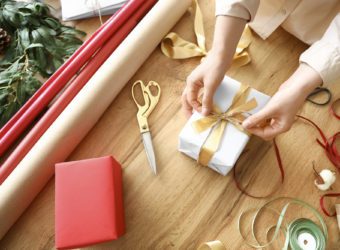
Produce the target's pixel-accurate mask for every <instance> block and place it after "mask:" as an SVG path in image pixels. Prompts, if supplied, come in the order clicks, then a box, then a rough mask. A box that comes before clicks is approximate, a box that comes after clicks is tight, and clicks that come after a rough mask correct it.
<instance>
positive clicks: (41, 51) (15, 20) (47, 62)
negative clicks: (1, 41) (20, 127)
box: [0, 0, 85, 127]
mask: <svg viewBox="0 0 340 250" xmlns="http://www.w3.org/2000/svg"><path fill="white" fill-rule="evenodd" d="M0 27H2V28H3V29H5V30H6V31H7V32H8V33H9V34H10V35H11V43H10V45H9V46H8V47H7V49H6V51H5V53H4V55H3V57H2V58H1V59H0V127H2V126H3V125H4V124H5V123H6V122H7V121H8V120H9V119H10V118H11V117H12V116H13V115H14V113H15V112H16V111H17V110H18V109H19V108H20V107H21V106H22V105H23V104H24V103H25V102H26V101H27V100H28V99H29V98H30V97H31V96H32V95H33V94H34V92H35V91H36V90H37V89H38V88H39V87H40V86H41V82H40V81H39V80H38V79H37V75H41V76H42V77H49V76H51V75H52V74H53V73H54V72H55V71H56V70H57V69H58V68H59V67H60V66H61V65H62V64H63V63H64V61H65V60H66V59H67V58H69V57H70V56H71V55H72V54H73V53H74V51H75V50H76V49H77V48H78V47H79V46H80V45H81V43H82V41H81V40H80V39H79V38H78V37H79V36H83V35H85V33H84V32H82V31H79V30H76V29H74V28H73V27H70V26H66V25H63V24H61V23H60V22H59V20H58V19H56V18H54V17H52V16H51V14H50V10H49V6H47V5H46V4H44V3H40V2H36V1H32V2H29V3H27V2H16V1H13V0H0Z"/></svg>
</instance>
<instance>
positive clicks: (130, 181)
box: [0, 0, 340, 249]
mask: <svg viewBox="0 0 340 250" xmlns="http://www.w3.org/2000/svg"><path fill="white" fill-rule="evenodd" d="M51 2H52V4H54V6H58V4H59V3H58V1H57V0H52V1H51ZM199 3H200V6H201V9H202V11H203V16H204V20H205V29H206V35H207V44H208V48H210V45H211V38H212V35H213V28H214V1H209V0H200V1H199ZM76 25H77V27H78V28H80V29H83V30H86V31H87V32H88V33H92V32H93V31H94V30H95V29H96V28H98V26H99V20H98V18H93V19H88V20H84V21H80V22H76ZM173 30H174V31H176V32H178V33H180V34H181V35H182V36H183V37H184V38H186V39H189V40H191V41H194V39H195V37H194V33H193V16H192V15H191V14H190V13H189V12H187V13H186V14H185V15H184V16H183V18H182V19H181V20H180V21H179V22H178V23H177V25H176V26H175V27H174V28H173ZM306 48H307V46H306V45H305V44H303V43H302V42H300V41H299V40H297V39H296V38H295V37H293V36H291V35H290V34H288V33H287V32H285V31H284V30H283V29H281V28H279V29H278V30H277V31H275V32H274V34H272V35H271V36H270V38H269V39H267V40H266V41H263V40H261V39H260V38H259V37H257V36H256V35H254V36H253V41H252V43H251V45H250V48H249V53H250V55H251V58H252V63H251V64H249V65H247V66H245V67H242V68H233V67H232V68H231V69H230V70H229V71H228V72H227V74H228V75H229V76H231V77H233V78H235V79H237V80H238V81H241V82H243V83H247V84H249V85H251V86H252V87H254V88H256V89H258V90H260V91H262V92H264V93H266V94H269V95H272V94H274V93H275V91H276V90H277V89H278V88H279V86H280V84H281V83H282V82H283V81H284V80H285V79H287V78H288V77H289V75H290V74H291V73H292V72H293V71H294V70H295V68H296V67H297V65H298V58H299V55H300V54H301V52H303V51H304V50H305V49H306ZM141 49H142V48H141ZM199 62H200V59H199V58H196V59H187V60H171V59H169V58H167V57H165V56H163V55H162V53H161V51H160V49H159V47H158V48H157V49H156V50H155V51H154V52H153V54H152V55H151V56H150V57H149V59H148V60H147V61H146V62H145V63H144V65H143V66H142V67H141V68H140V69H139V70H138V72H137V73H136V74H135V76H134V77H133V78H132V79H131V80H130V81H129V83H128V84H127V85H126V87H125V88H124V89H123V90H122V92H121V93H120V94H119V95H118V97H117V98H116V99H115V100H114V101H113V102H112V104H111V106H110V107H109V108H108V109H107V110H106V112H105V113H104V115H103V116H102V118H101V119H100V121H99V122H98V123H97V124H96V125H95V127H94V128H93V129H92V130H91V132H90V133H89V134H88V135H87V136H86V138H84V140H83V141H82V143H81V144H80V145H79V146H78V147H77V149H76V150H75V151H74V152H73V153H72V154H71V156H70V157H69V159H68V160H79V159H86V158H91V157H100V156H105V155H113V156H114V157H115V158H116V159H117V160H118V161H119V162H120V163H121V164H122V167H123V183H124V206H125V213H126V227H127V233H126V235H125V236H123V237H122V238H120V239H119V240H117V241H113V242H108V243H103V244H99V245H96V246H93V247H89V248H88V249H196V248H197V247H198V246H199V245H200V244H201V243H203V242H205V241H209V240H215V239H219V240H221V241H222V242H223V243H224V244H225V245H226V247H227V249H249V247H247V246H246V245H245V244H244V242H243V240H242V238H241V237H240V235H239V233H238V229H237V221H238V217H239V215H240V213H241V212H242V211H244V210H247V209H249V208H253V207H258V206H260V205H262V204H264V203H265V201H267V200H269V199H263V200H258V199H252V198H249V197H247V196H245V195H242V194H241V193H240V192H239V191H238V189H237V188H236V186H235V184H234V181H233V178H232V175H231V174H229V175H228V176H226V177H223V176H221V175H219V174H217V173H215V172H214V171H212V170H210V169H208V168H204V167H198V166H197V165H196V163H195V161H193V160H192V159H190V158H188V157H186V156H184V155H182V154H181V153H179V152H178V151H177V143H178V134H179V132H180V130H181V128H182V127H183V126H184V124H185V122H186V119H185V117H184V115H183V114H182V111H181V104H180V96H181V92H182V89H183V87H184V84H185V79H186V77H187V75H188V74H189V73H190V72H191V71H192V70H193V69H194V68H195V67H196V66H197V65H198V64H199ZM122 73H124V72H122ZM138 79H142V80H144V81H149V80H155V81H157V82H158V83H159V84H160V86H161V88H162V97H161V99H160V102H159V104H158V106H157V107H156V109H155V110H154V112H153V113H152V114H151V116H150V118H149V125H150V129H151V133H152V136H153V143H154V148H155V153H156V158H157V164H158V172H159V174H158V176H157V177H155V176H153V174H152V172H151V170H150V169H149V166H148V162H147V159H146V155H145V152H144V148H143V145H142V144H141V139H140V134H139V129H138V124H137V120H136V112H137V109H136V106H135V104H134V102H133V100H132V97H131V86H132V83H133V82H134V81H136V80H138ZM328 87H329V88H330V89H331V91H332V93H333V96H334V97H339V96H340V88H339V83H335V84H333V85H329V86H328ZM301 114H303V115H305V116H307V117H309V118H312V119H313V120H314V121H315V122H316V123H317V124H319V125H320V126H321V128H323V129H324V131H325V132H326V134H327V135H328V136H330V135H332V134H334V133H335V132H336V131H337V130H339V121H337V120H336V119H335V118H333V117H332V116H330V114H329V112H328V106H326V107H319V106H315V105H313V104H310V103H306V104H305V105H304V107H303V109H302V111H301ZM84 119H86V117H84ZM317 136H318V134H317V132H316V131H315V130H314V128H312V127H310V126H309V125H307V124H305V123H303V122H300V121H298V122H296V124H295V125H294V126H293V128H292V129H291V130H290V131H289V132H287V133H285V134H283V135H281V136H279V138H278V144H279V147H280V150H281V153H282V158H283V163H284V166H285V171H286V180H285V183H284V184H283V185H282V186H280V189H279V191H278V192H276V193H275V194H274V196H273V197H279V196H291V197H296V198H300V199H303V200H304V201H306V202H308V203H310V204H312V205H313V206H314V207H316V208H317V209H318V210H319V211H320V209H319V203H318V202H319V197H320V195H321V194H322V193H321V192H320V191H318V190H317V189H316V188H315V186H314V183H313V182H314V176H313V170H312V161H315V163H316V166H317V168H318V169H323V168H330V169H334V167H333V166H332V164H331V163H330V161H329V160H328V159H327V158H326V156H325V153H324V152H323V150H322V148H321V147H320V146H318V145H317V143H316V142H315V138H316V137H317ZM247 148H249V149H250V151H249V153H248V154H246V155H245V156H244V158H243V159H242V160H241V162H240V166H239V168H238V174H239V176H240V178H242V184H243V185H244V186H247V189H248V190H251V191H252V192H254V193H265V192H268V191H269V190H270V189H271V188H275V187H276V186H277V185H280V184H279V180H280V178H279V172H278V170H277V167H276V162H275V155H274V151H273V147H272V144H271V143H267V142H263V141H262V140H260V139H258V138H255V137H253V138H252V139H251V140H250V142H249V144H248V146H247ZM336 190H338V191H339V190H340V183H339V181H337V182H336V184H335V185H334V191H336ZM13 198H15V197H13ZM334 202H336V200H335V199H333V200H330V202H329V204H334ZM277 207H278V208H279V207H280V204H277ZM309 216H310V214H309V213H308V212H306V211H305V210H303V209H301V208H298V207H293V208H292V209H291V210H290V211H289V213H288V217H289V218H294V217H295V218H296V217H309ZM325 220H326V223H327V226H328V229H329V241H328V249H339V248H340V244H339V243H340V238H339V230H338V228H337V222H336V219H335V218H325ZM273 221H274V218H271V216H268V217H265V218H261V223H260V225H258V227H259V229H260V228H263V227H264V226H266V225H267V224H268V223H270V222H273ZM0 223H1V222H0ZM282 240H283V237H281V242H277V243H275V244H274V245H273V246H272V247H271V248H269V249H280V246H282V242H283V241H282ZM53 248H54V179H52V180H51V181H50V182H49V183H48V184H47V185H46V187H45V189H44V190H43V191H42V192H41V193H40V194H39V195H38V197H37V198H36V199H35V201H34V202H33V203H32V204H31V206H30V207H29V209H27V211H26V212H25V213H24V214H23V215H22V216H21V217H20V219H19V220H18V221H17V223H16V224H15V225H14V226H13V227H12V228H11V230H10V231H9V232H8V233H7V235H6V236H5V237H4V239H3V240H2V241H0V249H53Z"/></svg>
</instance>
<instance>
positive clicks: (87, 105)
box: [0, 0, 192, 239]
mask: <svg viewBox="0 0 340 250" xmlns="http://www.w3.org/2000/svg"><path fill="white" fill-rule="evenodd" d="M191 2H192V1H191V0H172V1H170V0H159V2H158V3H157V4H156V5H155V6H154V7H153V9H152V10H151V11H150V12H149V13H148V14H147V15H146V16H145V18H144V19H143V20H142V21H141V22H140V23H139V24H138V26H137V27H136V28H135V29H134V30H133V31H132V32H131V33H130V35H129V36H128V37H127V38H126V39H125V40H124V41H123V43H122V44H121V45H120V46H119V47H118V48H117V49H116V51H115V52H114V53H113V54H112V55H111V56H110V57H109V58H108V59H107V61H106V62H105V63H104V64H103V65H102V66H101V67H100V69H99V70H98V71H97V72H96V73H95V74H94V76H93V77H92V78H91V79H90V81H89V82H88V83H87V84H86V85H85V86H84V88H83V89H82V90H81V91H80V92H79V93H78V95H77V96H76V97H75V98H74V99H73V100H72V102H71V103H70V104H69V105H68V106H67V107H66V109H65V110H64V111H63V112H62V113H61V114H60V116H59V117H58V118H57V119H56V121H55V122H54V123H53V124H52V125H51V127H50V128H49V129H48V130H47V131H46V132H45V134H44V135H43V136H42V137H41V138H40V139H39V141H38V142H37V143H36V144H35V145H34V147H33V148H32V149H31V151H30V152H29V153H28V154H27V155H26V157H25V158H24V159H23V160H22V161H21V162H20V163H19V165H18V166H17V167H16V169H15V170H14V171H13V172H12V174H11V175H10V176H9V177H8V178H7V179H6V180H5V182H4V183H3V184H2V185H1V186H0V239H1V238H2V237H3V236H4V234H5V233H6V232H7V231H8V230H9V228H10V227H11V226H12V225H13V224H14V222H15V221H16V220H17V219H18V218H19V216H20V215H21V214H22V213H23V212H24V211H25V209H26V208H27V207H28V206H29V204H30V203H31V202H32V200H33V199H34V198H35V196H36V195H37V194H38V193H39V192H40V191H41V190H42V188H43V187H44V186H45V184H46V183H47V182H48V180H49V179H50V178H51V177H52V176H53V174H54V164H55V163H57V162H62V161H65V160H66V158H67V156H68V155H69V154H70V153H71V152H72V151H73V150H74V149H75V148H76V146H77V144H78V143H79V142H80V141H81V140H82V139H83V138H84V137H85V135H86V134H87V133H88V132H89V131H90V129H91V128H92V127H93V126H94V125H95V123H96V122H97V121H98V119H99V118H100V116H101V115H102V114H103V113H104V111H105V110H106V108H107V107H108V106H109V105H110V103H111V102H112V100H113V99H114V98H115V97H116V96H117V94H118V93H119V91H120V90H121V89H122V88H123V87H124V85H125V84H126V83H127V82H128V81H129V79H130V78H131V77H132V76H133V75H134V73H135V72H136V71H137V70H138V68H139V67H140V66H141V65H142V64H143V62H144V61H145V60H146V59H147V58H148V57H149V55H150V54H151V53H152V51H153V50H154V49H155V48H156V47H157V45H158V44H159V42H160V41H161V40H162V38H163V37H164V36H165V35H166V34H167V33H168V32H169V31H170V29H171V28H172V27H173V26H174V25H175V24H176V22H177V21H178V20H179V19H180V17H181V16H182V15H183V14H184V13H185V11H186V10H187V9H188V7H190V5H191Z"/></svg>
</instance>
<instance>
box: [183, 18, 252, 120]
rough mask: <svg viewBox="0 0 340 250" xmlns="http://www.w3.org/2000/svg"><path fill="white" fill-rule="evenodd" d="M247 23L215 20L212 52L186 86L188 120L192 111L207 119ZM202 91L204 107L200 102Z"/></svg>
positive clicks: (236, 19)
mask: <svg viewBox="0 0 340 250" xmlns="http://www.w3.org/2000/svg"><path fill="white" fill-rule="evenodd" d="M246 23H247V21H246V20H244V19H241V18H237V17H232V16H218V17H217V18H216V25H215V34H214V41H213V45H212V49H211V50H210V52H209V53H208V55H207V56H206V58H204V60H203V61H202V63H201V64H200V65H199V66H198V67H197V68H196V69H195V70H194V71H193V72H192V73H191V74H190V75H189V76H188V78H187V85H186V87H185V89H184V91H183V94H182V107H183V110H184V112H185V114H186V115H187V116H190V115H191V114H192V110H193V109H194V110H196V111H198V112H201V113H202V114H203V115H208V114H209V113H210V111H211V108H212V104H213V97H214V94H215V91H216V89H217V87H218V85H219V84H220V83H221V81H222V79H223V77H224V74H225V72H226V71H227V69H228V68H229V66H230V64H231V61H232V59H233V56H234V53H235V50H236V46H237V43H238V41H239V40H240V37H241V35H242V32H243V30H244V27H245V25H246ZM202 88H203V99H202V104H201V103H200V102H199V101H198V95H199V91H200V89H202Z"/></svg>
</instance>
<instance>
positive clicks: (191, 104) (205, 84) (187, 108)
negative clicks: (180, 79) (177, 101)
mask: <svg viewBox="0 0 340 250" xmlns="http://www.w3.org/2000/svg"><path fill="white" fill-rule="evenodd" d="M227 68H228V66H227V63H226V62H225V61H224V60H223V58H222V57H221V56H220V55H219V54H218V53H214V52H213V51H211V52H209V53H208V55H207V56H206V58H204V59H203V61H202V62H201V64H200V65H198V66H197V67H196V68H195V69H194V70H193V71H192V72H191V74H190V75H189V76H188V77H187V80H186V87H185V89H184V91H183V94H182V108H183V111H184V112H185V114H186V116H188V117H190V116H191V114H192V111H193V110H196V111H198V112H200V113H201V114H202V115H204V116H206V115H208V114H209V113H210V112H211V109H212V105H213V97H214V94H215V91H216V89H217V87H218V86H219V84H220V83H221V82H222V80H223V77H224V74H225V72H226V70H227ZM201 88H203V97H202V103H200V102H199V100H198V97H199V94H200V90H201Z"/></svg>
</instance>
